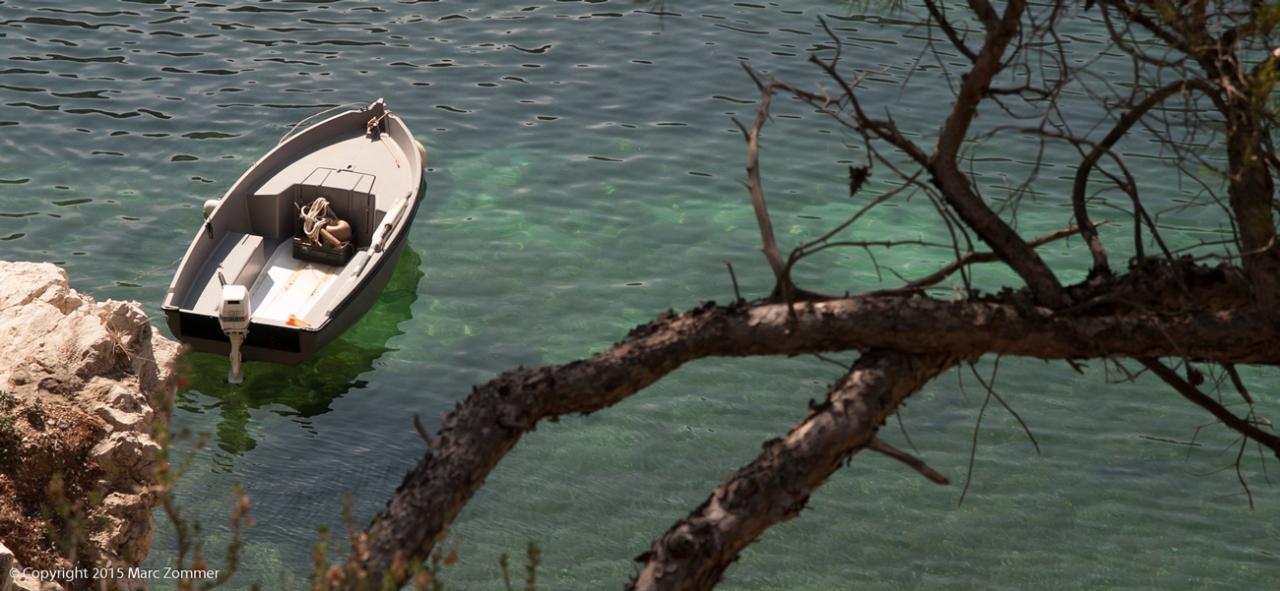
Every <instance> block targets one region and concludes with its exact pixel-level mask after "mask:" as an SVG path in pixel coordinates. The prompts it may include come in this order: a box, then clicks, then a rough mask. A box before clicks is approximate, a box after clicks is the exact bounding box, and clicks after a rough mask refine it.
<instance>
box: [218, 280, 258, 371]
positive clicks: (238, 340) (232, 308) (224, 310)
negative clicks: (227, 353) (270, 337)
mask: <svg viewBox="0 0 1280 591" xmlns="http://www.w3.org/2000/svg"><path fill="white" fill-rule="evenodd" d="M218 278H219V279H222V273H221V272H219V273H218ZM249 316H250V313H249V290H248V289H247V288H246V287H245V286H243V285H227V284H226V282H225V280H223V284H222V305H221V306H220V307H219V308H218V325H219V326H220V327H222V334H225V335H227V338H229V339H231V370H230V371H229V372H227V382H229V383H232V384H239V383H241V382H243V381H244V373H243V372H242V371H241V368H240V345H242V344H244V337H245V336H246V335H248V334H249Z"/></svg>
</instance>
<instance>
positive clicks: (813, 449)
mask: <svg viewBox="0 0 1280 591" xmlns="http://www.w3.org/2000/svg"><path fill="white" fill-rule="evenodd" d="M957 361H958V359H957V358H956V357H953V356H950V355H927V356H909V355H900V354H896V353H884V352H873V353H868V354H866V355H863V356H862V357H861V358H860V359H858V361H857V363H855V364H854V367H853V370H852V371H851V372H849V373H848V374H846V375H845V376H844V377H843V378H841V380H840V381H838V382H836V384H835V385H833V386H832V388H831V390H830V392H828V394H827V399H826V401H825V402H823V403H822V404H820V405H817V406H815V407H814V408H813V409H811V410H810V411H809V414H808V415H807V416H806V417H805V418H804V419H803V420H802V421H800V423H799V424H797V425H796V426H795V427H794V428H792V429H791V432H790V433H788V434H787V436H786V437H783V438H781V439H774V440H772V441H770V442H767V443H766V444H765V446H764V452H762V453H761V454H760V455H759V456H758V457H757V458H756V459H755V461H753V462H751V463H750V464H747V465H746V466H743V467H742V468H741V469H739V470H738V472H737V473H736V474H734V475H733V477H732V478H730V479H729V480H727V481H725V482H724V483H723V484H721V485H720V486H718V487H716V489H715V491H714V492H712V493H711V496H710V497H708V498H707V500H706V501H703V503H702V505H700V506H699V507H698V508H697V509H694V510H693V512H692V513H690V514H689V515H688V516H687V517H685V518H684V519H682V520H680V521H679V522H678V523H676V525H675V526H673V527H672V528H671V529H670V530H668V531H667V533H666V534H664V535H663V536H662V538H661V539H659V540H658V541H656V542H654V544H653V546H652V548H651V549H650V550H649V552H646V553H645V554H642V555H641V556H639V557H638V558H637V560H638V561H640V562H643V563H644V566H643V568H642V569H641V571H640V574H639V576H637V577H636V579H635V580H634V581H632V582H631V584H630V585H629V586H628V587H627V588H628V589H631V590H634V591H642V590H643V591H658V590H662V591H677V590H688V591H691V590H704V589H710V588H712V587H714V586H715V584H716V583H717V582H718V581H719V580H720V577H721V576H722V575H723V574H724V570H725V568H727V567H728V566H729V565H730V564H731V563H732V562H733V561H734V560H736V559H737V557H738V553H739V552H741V551H742V549H743V548H745V547H747V545H748V544H750V543H751V542H752V541H754V540H755V539H756V537H758V536H759V535H760V534H761V533H762V532H764V530H765V529H767V528H768V527H770V526H772V525H774V524H776V523H780V522H782V521H786V520H789V519H791V518H793V517H795V516H796V515H798V514H799V513H800V511H801V510H802V509H803V508H804V506H805V504H806V503H808V501H809V496H810V495H811V494H813V492H814V490H816V489H817V488H818V487H819V486H821V485H822V484H823V483H824V482H826V481H827V479H828V478H830V477H831V474H833V473H834V472H835V471H836V470H838V469H839V468H840V467H841V466H843V465H844V464H845V462H846V461H848V459H849V458H850V456H852V455H853V454H856V453H858V452H859V451H861V450H862V449H863V448H865V447H869V446H871V447H876V448H879V449H880V450H884V451H885V452H886V453H888V454H889V455H891V457H894V458H895V459H899V460H902V459H903V457H904V456H905V457H909V456H906V454H903V453H902V452H898V455H894V454H893V453H892V452H889V451H887V450H889V449H892V448H891V447H889V446H887V445H885V444H883V442H881V443H879V444H877V443H874V442H875V441H877V440H876V439H875V434H876V431H877V430H878V429H879V428H880V425H881V424H883V423H884V420H885V419H886V418H887V417H888V416H889V415H890V414H891V413H893V411H894V409H896V408H897V407H898V405H899V404H900V403H901V402H902V401H903V400H904V399H905V398H906V397H907V396H910V395H911V394H912V393H913V392H915V391H916V390H918V389H919V388H920V387H921V386H923V385H924V384H925V383H926V382H928V381H929V380H931V379H933V377H934V376H936V375H938V374H939V373H942V372H943V371H946V369H947V368H949V367H952V366H953V365H954V364H955V363H956V362H957ZM893 451H897V450H893ZM911 460H914V458H911ZM920 465H922V466H923V464H920ZM930 471H932V470H930ZM934 474H935V475H937V473H936V472H934ZM937 476H939V477H940V476H941V475H937ZM943 480H945V479H943Z"/></svg>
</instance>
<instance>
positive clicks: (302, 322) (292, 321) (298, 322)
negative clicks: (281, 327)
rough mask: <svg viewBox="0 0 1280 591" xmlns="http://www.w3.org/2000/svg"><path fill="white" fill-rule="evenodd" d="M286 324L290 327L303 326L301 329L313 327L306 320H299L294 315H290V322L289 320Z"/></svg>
mask: <svg viewBox="0 0 1280 591" xmlns="http://www.w3.org/2000/svg"><path fill="white" fill-rule="evenodd" d="M285 324H288V325H289V326H301V327H304V328H305V327H309V326H311V324H310V323H308V322H307V321H306V320H303V319H301V318H298V317H297V316H294V315H293V314H290V315H289V320H288V321H286V322H285Z"/></svg>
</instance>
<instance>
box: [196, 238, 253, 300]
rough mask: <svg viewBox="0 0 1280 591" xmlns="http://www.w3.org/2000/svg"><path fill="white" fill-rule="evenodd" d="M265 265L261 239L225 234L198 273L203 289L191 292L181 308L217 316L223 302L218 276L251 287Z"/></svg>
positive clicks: (234, 283)
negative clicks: (219, 274)
mask: <svg viewBox="0 0 1280 591" xmlns="http://www.w3.org/2000/svg"><path fill="white" fill-rule="evenodd" d="M266 263H267V244H266V240H265V239H264V238H263V237H262V236H258V235H256V234H244V233H241V232H227V234H226V235H225V236H223V237H222V240H220V241H218V244H217V246H216V247H214V252H213V254H212V255H211V256H210V257H209V259H208V262H207V263H205V266H204V268H202V269H201V271H200V275H199V279H197V281H203V285H204V287H203V288H202V289H200V290H199V291H195V290H192V296H194V297H193V298H191V299H189V300H188V301H187V302H186V305H185V306H184V307H185V308H186V309H188V310H192V311H194V312H196V313H198V314H209V315H217V310H218V306H219V305H220V304H221V303H222V281H220V280H219V279H218V273H219V272H221V273H222V276H223V278H225V279H226V280H227V283H229V284H232V285H243V286H245V287H250V286H252V285H253V283H254V281H256V280H257V278H258V275H260V274H261V273H262V269H263V267H264V266H265V265H266Z"/></svg>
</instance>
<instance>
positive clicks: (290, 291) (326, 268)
mask: <svg viewBox="0 0 1280 591" xmlns="http://www.w3.org/2000/svg"><path fill="white" fill-rule="evenodd" d="M344 269H346V266H341V267H335V266H333V265H326V264H323V263H312V262H308V261H303V260H299V259H296V258H294V257H293V243H292V242H290V241H287V240H286V241H285V242H283V243H281V244H280V245H279V246H277V247H276V250H275V252H274V253H272V255H271V259H270V260H268V261H267V264H266V267H265V268H264V270H263V272H262V275H260V276H259V277H258V280H257V282H256V283H255V284H254V286H253V288H252V291H251V292H250V295H249V303H250V310H251V311H252V314H253V319H254V321H255V322H261V321H263V320H266V321H271V322H274V323H279V324H288V323H289V322H290V319H291V318H294V319H297V320H298V321H302V324H301V326H309V325H310V324H311V323H315V322H318V321H319V322H322V321H323V320H324V312H325V310H318V309H317V306H318V305H319V304H321V303H322V302H326V301H328V300H329V298H327V297H325V296H326V295H328V292H329V291H330V290H332V289H334V288H335V287H336V286H338V285H339V284H340V283H341V282H340V281H338V277H339V275H341V274H342V271H343V270H344ZM294 325H297V323H296V322H295V324H294Z"/></svg>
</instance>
